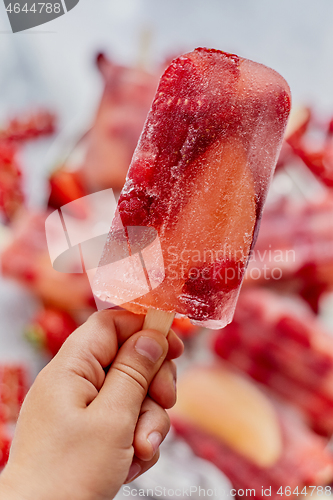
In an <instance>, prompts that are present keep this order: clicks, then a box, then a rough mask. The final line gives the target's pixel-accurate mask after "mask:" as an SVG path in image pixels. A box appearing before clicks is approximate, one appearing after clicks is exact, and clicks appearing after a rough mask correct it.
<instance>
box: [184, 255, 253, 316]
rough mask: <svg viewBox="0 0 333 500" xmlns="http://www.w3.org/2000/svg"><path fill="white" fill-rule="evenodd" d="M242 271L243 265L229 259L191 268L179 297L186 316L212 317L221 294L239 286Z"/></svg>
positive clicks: (218, 304)
mask: <svg viewBox="0 0 333 500" xmlns="http://www.w3.org/2000/svg"><path fill="white" fill-rule="evenodd" d="M243 273H244V265H243V264H242V263H241V262H235V261H230V260H225V261H217V262H214V263H211V264H206V265H205V266H203V267H201V268H192V270H190V272H189V276H188V277H187V279H186V281H185V283H184V286H183V290H182V296H181V299H180V300H181V301H182V302H184V303H185V304H186V308H187V311H186V312H187V315H188V317H189V318H191V317H192V316H195V319H196V320H200V321H204V320H205V319H207V318H211V319H212V318H214V312H215V310H216V309H217V308H218V307H219V306H220V302H221V298H222V296H224V295H225V294H227V293H228V292H230V291H232V290H235V289H236V288H237V287H238V286H239V284H240V282H241V280H242V277H243ZM198 309H199V310H198Z"/></svg>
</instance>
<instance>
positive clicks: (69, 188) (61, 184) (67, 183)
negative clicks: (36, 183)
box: [48, 168, 87, 208]
mask: <svg viewBox="0 0 333 500" xmlns="http://www.w3.org/2000/svg"><path fill="white" fill-rule="evenodd" d="M49 183H50V197H49V202H48V205H49V207H52V208H60V207H62V206H63V205H66V204H67V203H70V202H71V201H74V200H77V199H79V198H82V197H83V196H85V195H86V194H87V192H86V191H85V190H84V188H83V185H82V183H81V180H80V176H79V174H78V173H77V172H69V171H67V170H65V169H64V168H60V169H59V170H56V171H55V172H53V174H52V175H51V177H50V179H49Z"/></svg>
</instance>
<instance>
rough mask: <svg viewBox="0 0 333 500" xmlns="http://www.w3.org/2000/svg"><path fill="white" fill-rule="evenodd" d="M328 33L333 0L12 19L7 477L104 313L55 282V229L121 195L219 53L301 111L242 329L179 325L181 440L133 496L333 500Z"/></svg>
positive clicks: (294, 118) (6, 152) (8, 36)
mask: <svg viewBox="0 0 333 500" xmlns="http://www.w3.org/2000/svg"><path fill="white" fill-rule="evenodd" d="M332 22H333V4H332V2H331V1H330V0H317V2H315V3H314V2H310V0H288V1H287V0H280V1H279V2H273V1H270V2H268V1H267V0H233V1H230V0H229V1H227V0H205V2H202V1H199V0H168V1H165V2H162V1H161V0H158V1H156V0H122V1H121V2H119V1H116V0H94V1H93V0H80V2H79V3H78V5H77V6H76V7H75V8H74V9H73V10H71V11H70V12H68V13H67V14H65V15H64V16H62V17H60V18H58V19H55V20H53V21H51V22H50V23H47V24H45V25H42V26H38V27H36V28H33V29H30V30H27V31H23V32H20V33H16V34H12V32H11V29H10V24H9V20H8V18H7V15H6V11H5V7H4V5H3V4H0V41H1V43H0V67H1V73H0V221H1V223H0V252H1V257H0V266H1V274H0V468H1V467H3V466H4V465H5V463H6V460H7V457H8V450H9V447H10V442H11V438H12V434H13V430H14V428H15V421H16V419H17V415H18V411H19V408H20V405H21V403H22V400H23V398H24V396H25V394H26V392H27V390H28V388H29V386H30V384H31V383H32V381H33V379H34V377H35V375H36V374H37V373H38V371H39V370H40V369H41V367H42V366H43V365H44V364H45V363H46V362H47V361H48V360H49V359H50V358H51V357H52V356H53V355H55V354H56V352H57V351H58V349H59V348H60V346H61V345H62V343H63V342H64V340H65V339H66V338H67V337H68V335H70V333H71V332H72V331H73V330H74V329H75V328H76V327H77V326H78V325H79V324H81V323H82V322H83V321H85V319H86V318H87V317H88V316H89V314H91V313H92V312H93V311H94V310H96V307H95V303H94V300H93V297H92V294H91V290H90V287H89V283H88V281H87V278H86V276H85V275H81V274H74V272H75V270H74V269H73V274H62V273H57V272H56V271H54V270H53V269H52V266H51V262H50V259H49V256H48V251H47V246H46V240H45V225H44V224H45V218H46V217H47V215H48V214H49V213H50V212H51V211H52V210H54V209H56V208H58V207H60V206H62V205H64V204H65V203H68V202H70V201H73V200H75V199H78V198H81V197H83V196H85V195H87V194H90V193H93V192H96V191H99V190H102V189H106V188H112V189H113V190H114V191H115V193H117V192H118V193H119V191H120V190H121V187H122V185H123V183H124V179H125V175H126V172H127V169H128V165H129V162H130V159H131V156H132V153H133V151H134V148H135V145H136V142H137V140H138V137H139V135H140V132H141V129H142V126H143V123H144V120H145V117H146V115H147V112H148V110H149V107H150V103H151V101H152V99H153V96H154V93H155V90H156V86H157V83H158V79H159V77H160V75H161V74H162V72H163V70H164V68H165V67H166V65H167V63H168V62H169V61H170V60H171V59H172V58H173V57H174V56H177V55H179V54H180V53H183V52H186V51H190V50H193V49H194V48H195V47H198V46H208V47H214V48H217V49H221V50H224V51H227V52H234V53H236V54H238V55H240V56H242V57H246V58H249V59H252V60H254V61H257V62H260V63H263V64H266V65H267V66H270V67H272V68H273V69H275V70H276V71H278V72H279V73H281V74H282V76H283V77H284V78H285V79H286V80H287V82H288V83H289V85H290V87H291V91H292V96H293V110H292V115H291V118H290V122H289V125H288V128H287V132H286V137H285V141H284V144H283V147H282V150H281V155H280V158H279V161H278V165H277V170H276V174H275V178H274V180H273V184H272V187H271V190H270V193H269V198H268V202H267V206H266V209H265V213H264V216H263V221H262V228H261V232H260V236H259V239H258V242H257V245H256V247H255V250H254V254H253V257H252V258H251V262H250V265H249V269H248V272H247V274H246V279H245V282H244V285H243V290H242V292H241V296H240V300H239V304H238V306H237V310H236V314H235V319H234V321H233V323H231V325H229V326H227V327H226V328H225V329H224V330H223V331H220V332H212V331H208V330H203V329H199V328H198V327H195V326H193V325H191V324H190V323H189V322H188V321H187V320H175V323H174V329H175V330H176V331H177V332H178V333H179V334H180V335H181V336H182V337H183V339H184V341H185V343H186V351H185V355H184V358H183V360H181V362H180V372H181V377H180V385H179V401H178V403H177V407H176V409H175V410H174V412H173V414H172V421H173V431H172V434H171V436H170V437H169V438H168V440H167V442H166V443H165V445H164V450H163V449H162V459H161V461H160V463H159V464H158V465H157V466H156V467H155V468H154V469H153V470H152V471H150V472H149V473H148V474H147V475H145V476H144V477H143V478H140V479H139V480H137V481H135V482H134V485H133V488H144V489H145V488H146V489H147V488H150V493H149V495H148V494H147V495H146V496H147V497H148V496H150V498H154V496H156V497H161V495H158V490H156V488H157V487H159V486H161V487H164V488H165V490H164V492H163V495H162V497H163V498H166V499H167V498H173V497H174V496H175V495H176V494H175V489H176V488H181V491H185V492H186V491H187V490H186V489H187V488H191V487H192V494H191V496H192V497H193V498H199V497H200V495H199V489H198V488H199V487H201V488H203V489H204V490H205V491H206V492H207V491H208V490H210V489H211V490H212V491H213V493H212V495H210V494H207V496H210V497H211V498H216V499H218V498H222V497H223V496H227V494H229V492H230V489H231V488H232V487H234V488H235V491H236V493H237V495H236V496H239V497H241V496H247V495H246V493H243V494H242V491H243V492H244V491H245V492H246V489H247V488H249V489H252V488H253V489H255V496H256V497H261V496H263V493H262V489H261V488H262V487H264V489H265V488H272V492H271V495H270V496H273V497H275V498H279V497H282V496H290V495H292V494H293V495H294V496H298V495H299V494H301V493H302V494H305V493H309V491H310V493H311V490H307V489H306V487H307V486H308V485H315V490H314V492H313V494H312V496H315V494H317V493H318V494H319V495H320V494H321V493H323V492H324V493H325V494H326V496H328V495H330V493H331V483H332V480H333V454H332V451H331V446H330V438H331V434H332V430H333V338H332V333H333V298H332V297H333V296H332V288H333V195H332V193H333V91H332V88H333V57H332V54H333V31H332ZM207 388H208V389H207ZM203 401H204V403H203ZM203 408H204V410H203ZM272 443H273V444H272ZM274 443H275V445H274ZM280 487H281V488H282V489H281V490H280V491H279V488H280ZM288 488H291V490H290V491H289V489H288ZM304 488H305V489H304ZM325 488H326V489H325ZM183 489H184V490H183ZM222 491H224V492H227V493H226V495H224V494H222V493H221V492H222ZM289 493H290V494H289ZM119 495H120V498H121V495H125V493H120V494H119ZM134 495H135V493H133V496H134ZM126 496H127V497H128V495H127V494H126ZM201 496H202V495H201ZM229 496H230V495H229ZM251 496H254V495H251ZM178 497H179V498H182V497H184V498H185V497H186V494H185V493H183V496H181V495H178Z"/></svg>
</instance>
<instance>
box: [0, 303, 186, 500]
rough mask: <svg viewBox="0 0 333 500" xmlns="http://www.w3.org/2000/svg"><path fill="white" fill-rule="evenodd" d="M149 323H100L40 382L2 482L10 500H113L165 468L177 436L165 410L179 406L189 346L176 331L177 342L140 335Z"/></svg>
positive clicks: (114, 318)
mask: <svg viewBox="0 0 333 500" xmlns="http://www.w3.org/2000/svg"><path fill="white" fill-rule="evenodd" d="M143 319H144V318H143V317H142V316H137V315H134V314H131V313H129V312H123V311H102V312H99V313H96V314H94V315H93V316H92V317H91V318H90V319H89V320H88V321H87V323H85V324H84V325H83V326H81V327H80V328H78V330H76V331H75V332H74V333H73V334H72V335H71V336H70V337H69V339H68V340H67V341H66V342H65V344H64V345H63V347H62V348H61V350H60V351H59V353H58V354H57V356H56V357H55V358H54V359H53V360H52V361H51V362H50V363H49V364H48V365H47V366H46V367H45V368H44V370H42V372H41V373H40V374H39V375H38V377H37V379H36V381H35V383H34V384H33V386H32V388H31V390H30V391H29V393H28V395H27V397H26V400H25V402H24V404H23V407H22V411H21V414H20V417H19V421H18V426H17V429H16V434H15V438H14V442H13V446H12V450H11V454H10V458H9V462H8V465H7V467H6V468H5V470H4V472H3V474H2V475H1V480H0V498H1V499H6V500H14V499H15V500H19V499H20V500H23V499H24V500H53V499H55V500H69V499H70V500H106V499H111V498H113V497H114V496H115V494H116V493H117V491H118V490H119V488H120V487H121V485H122V484H123V483H124V482H126V481H130V480H131V479H133V478H134V477H135V476H138V475H140V474H142V473H143V472H145V471H146V470H148V469H149V468H150V467H152V465H154V464H155V463H156V461H157V460H158V456H159V451H158V447H159V444H160V442H161V441H162V440H163V439H164V437H165V436H166V434H167V432H168V430H169V419H168V416H167V413H166V412H165V410H164V408H169V407H171V406H173V404H174V403H175V399H176V394H175V378H176V369H175V365H174V363H173V362H172V361H171V359H172V358H176V357H178V356H180V354H181V353H182V350H183V346H182V343H181V341H180V340H179V339H178V337H177V336H176V335H175V334H174V333H173V332H172V331H170V333H169V335H168V338H167V339H166V338H165V337H164V336H163V335H162V334H161V333H159V332H157V331H155V330H145V331H143V332H142V331H140V329H141V328H142V325H143ZM136 332H138V333H136ZM111 363H112V365H111V368H110V369H109V371H108V373H107V375H105V371H104V369H105V368H107V367H108V366H109V365H110V364H111ZM1 495H2V496H1Z"/></svg>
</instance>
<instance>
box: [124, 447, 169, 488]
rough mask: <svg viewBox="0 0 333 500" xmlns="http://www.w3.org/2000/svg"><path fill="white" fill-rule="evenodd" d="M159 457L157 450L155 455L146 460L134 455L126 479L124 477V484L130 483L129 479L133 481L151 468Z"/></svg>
mask: <svg viewBox="0 0 333 500" xmlns="http://www.w3.org/2000/svg"><path fill="white" fill-rule="evenodd" d="M159 458H160V452H159V451H157V453H156V455H155V456H154V457H153V458H152V459H151V460H149V461H148V462H144V461H143V460H140V459H139V458H137V457H134V458H133V462H132V465H131V467H130V469H129V471H128V476H127V479H126V481H125V483H124V484H127V483H130V482H131V481H133V480H134V479H136V478H137V477H139V476H141V475H142V474H144V473H145V472H147V470H149V469H151V468H152V467H153V466H154V465H155V464H156V462H157V461H158V459H159Z"/></svg>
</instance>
